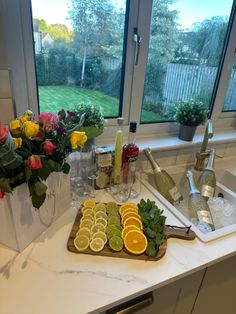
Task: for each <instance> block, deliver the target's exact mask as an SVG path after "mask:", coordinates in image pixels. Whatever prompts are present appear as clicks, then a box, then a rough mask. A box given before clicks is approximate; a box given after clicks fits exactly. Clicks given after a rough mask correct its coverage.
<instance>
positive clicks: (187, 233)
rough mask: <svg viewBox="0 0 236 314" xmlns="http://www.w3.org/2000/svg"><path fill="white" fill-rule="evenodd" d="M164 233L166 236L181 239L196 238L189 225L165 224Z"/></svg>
mask: <svg viewBox="0 0 236 314" xmlns="http://www.w3.org/2000/svg"><path fill="white" fill-rule="evenodd" d="M166 235H167V239H168V238H177V239H183V240H194V239H195V238H196V233H195V232H194V231H192V230H191V226H189V227H179V226H172V225H166Z"/></svg>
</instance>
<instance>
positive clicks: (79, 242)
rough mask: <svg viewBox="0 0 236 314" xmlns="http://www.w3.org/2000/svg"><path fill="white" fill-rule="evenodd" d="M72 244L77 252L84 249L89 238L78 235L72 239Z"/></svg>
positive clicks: (87, 245) (87, 244)
mask: <svg viewBox="0 0 236 314" xmlns="http://www.w3.org/2000/svg"><path fill="white" fill-rule="evenodd" d="M74 246H75V247H76V249H77V250H78V251H79V252H83V251H85V250H86V249H87V248H88V247H89V238H88V237H86V236H85V235H78V236H77V237H76V238H75V239H74Z"/></svg>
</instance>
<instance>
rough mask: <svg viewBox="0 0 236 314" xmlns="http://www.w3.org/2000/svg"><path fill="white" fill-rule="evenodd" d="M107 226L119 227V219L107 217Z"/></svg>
mask: <svg viewBox="0 0 236 314" xmlns="http://www.w3.org/2000/svg"><path fill="white" fill-rule="evenodd" d="M108 224H113V225H120V217H116V216H111V217H109V218H108Z"/></svg>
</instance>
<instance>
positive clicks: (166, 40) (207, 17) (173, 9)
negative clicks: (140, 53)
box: [141, 0, 233, 123]
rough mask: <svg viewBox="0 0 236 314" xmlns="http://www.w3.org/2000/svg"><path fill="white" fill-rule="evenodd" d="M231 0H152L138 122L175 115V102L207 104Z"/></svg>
mask: <svg viewBox="0 0 236 314" xmlns="http://www.w3.org/2000/svg"><path fill="white" fill-rule="evenodd" d="M232 3H233V0H225V1H220V0H217V1H216V0H208V1H198V0H193V1H189V0H179V1H177V2H176V3H174V4H173V1H172V0H154V1H153V8H152V19H151V31H150V42H149V51H148V61H147V68H146V77H145V86H144V96H143V104H142V114H141V122H142V123H147V122H161V121H171V120H173V105H174V104H176V103H177V102H179V101H187V100H190V99H197V100H201V101H203V102H205V103H206V104H207V105H208V106H209V104H210V100H211V96H212V91H213V87H214V83H215V80H216V75H217V71H218V67H219V63H220V58H221V54H222V49H223V45H224V39H225V35H226V31H227V26H228V21H229V16H230V12H231V7H232Z"/></svg>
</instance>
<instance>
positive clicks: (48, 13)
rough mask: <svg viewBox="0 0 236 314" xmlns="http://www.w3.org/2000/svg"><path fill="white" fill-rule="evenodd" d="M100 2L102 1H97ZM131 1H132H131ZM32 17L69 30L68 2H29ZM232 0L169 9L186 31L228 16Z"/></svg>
mask: <svg viewBox="0 0 236 314" xmlns="http://www.w3.org/2000/svg"><path fill="white" fill-rule="evenodd" d="M98 1H102V0H98ZM124 1H125V0H111V2H112V3H113V4H114V5H115V6H116V7H117V8H119V7H124ZM131 1H132V0H131ZM31 2H32V10H33V17H34V18H39V19H44V20H45V21H46V23H47V25H49V24H55V23H61V24H65V25H67V26H68V27H69V28H70V29H71V25H70V22H69V20H67V19H66V17H67V16H68V13H67V12H68V8H69V3H70V1H69V0H31ZM232 2H233V0H176V3H175V4H173V5H171V9H175V10H177V11H179V24H180V27H181V28H183V29H188V28H189V27H190V26H191V25H192V24H193V23H195V22H201V21H202V20H204V19H206V18H210V17H212V16H217V15H220V16H229V13H230V10H231V7H232Z"/></svg>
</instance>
